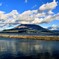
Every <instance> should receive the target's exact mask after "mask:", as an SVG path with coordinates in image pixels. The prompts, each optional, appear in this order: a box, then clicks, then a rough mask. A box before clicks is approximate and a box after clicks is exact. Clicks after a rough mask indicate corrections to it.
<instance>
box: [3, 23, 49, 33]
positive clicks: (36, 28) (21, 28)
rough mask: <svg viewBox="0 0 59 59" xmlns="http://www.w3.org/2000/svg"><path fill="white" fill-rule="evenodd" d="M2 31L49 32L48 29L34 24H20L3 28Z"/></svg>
mask: <svg viewBox="0 0 59 59" xmlns="http://www.w3.org/2000/svg"><path fill="white" fill-rule="evenodd" d="M3 32H20V33H22V32H25V33H29V32H30V33H34V32H35V33H41V32H50V31H49V30H48V29H45V28H43V27H41V26H39V25H36V24H21V25H19V26H17V27H15V28H13V29H8V30H4V31H3Z"/></svg>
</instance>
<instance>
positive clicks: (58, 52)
mask: <svg viewBox="0 0 59 59" xmlns="http://www.w3.org/2000/svg"><path fill="white" fill-rule="evenodd" d="M28 58H30V59H59V41H44V40H33V39H10V38H0V59H28Z"/></svg>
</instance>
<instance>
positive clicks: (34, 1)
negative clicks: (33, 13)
mask: <svg viewBox="0 0 59 59" xmlns="http://www.w3.org/2000/svg"><path fill="white" fill-rule="evenodd" d="M56 1H58V3H57V4H58V5H57V6H56V8H55V9H53V10H52V12H54V14H57V13H59V0H56ZM51 2H53V0H0V11H3V12H5V13H6V14H8V13H10V12H11V11H12V10H17V12H18V13H20V14H22V13H23V12H25V11H28V10H38V9H39V7H40V6H42V5H43V4H46V3H51ZM53 24H55V25H57V26H59V20H54V21H51V22H49V23H39V25H41V26H43V27H49V26H52V25H53Z"/></svg>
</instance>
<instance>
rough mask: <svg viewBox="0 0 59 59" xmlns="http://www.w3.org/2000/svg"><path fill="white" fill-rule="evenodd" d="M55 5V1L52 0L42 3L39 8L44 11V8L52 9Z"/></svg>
mask: <svg viewBox="0 0 59 59" xmlns="http://www.w3.org/2000/svg"><path fill="white" fill-rule="evenodd" d="M56 6H57V2H56V1H55V0H54V1H53V2H51V3H47V4H43V5H42V6H40V7H39V10H41V11H44V10H53V9H54V8H55V7H56Z"/></svg>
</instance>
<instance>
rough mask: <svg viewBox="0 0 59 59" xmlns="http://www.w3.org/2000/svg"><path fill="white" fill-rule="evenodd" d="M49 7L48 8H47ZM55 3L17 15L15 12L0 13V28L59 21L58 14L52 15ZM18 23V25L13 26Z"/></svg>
mask: <svg viewBox="0 0 59 59" xmlns="http://www.w3.org/2000/svg"><path fill="white" fill-rule="evenodd" d="M48 6H49V7H48ZM56 6H57V2H51V3H47V4H44V5H42V6H41V7H39V11H38V10H28V11H24V12H23V13H21V14H19V13H18V12H17V10H12V11H11V12H10V13H7V14H6V13H5V12H3V11H0V27H1V25H2V29H3V30H4V29H6V28H9V25H10V23H12V25H10V28H11V27H14V26H15V25H18V24H42V23H49V22H51V21H53V20H59V13H57V14H54V12H52V10H53V9H54V8H56ZM15 23H18V24H15Z"/></svg>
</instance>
